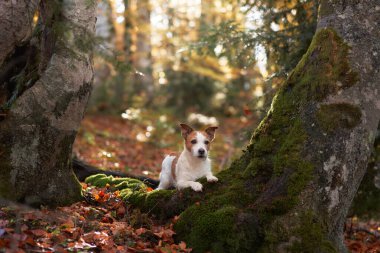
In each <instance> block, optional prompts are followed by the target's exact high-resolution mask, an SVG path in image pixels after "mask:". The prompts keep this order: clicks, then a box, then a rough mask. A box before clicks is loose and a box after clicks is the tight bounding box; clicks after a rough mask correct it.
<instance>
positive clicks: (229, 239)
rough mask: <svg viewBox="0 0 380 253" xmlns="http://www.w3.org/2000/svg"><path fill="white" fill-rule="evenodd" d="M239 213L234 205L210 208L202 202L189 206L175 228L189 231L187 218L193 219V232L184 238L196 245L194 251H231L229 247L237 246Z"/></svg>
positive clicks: (179, 230)
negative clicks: (236, 227)
mask: <svg viewBox="0 0 380 253" xmlns="http://www.w3.org/2000/svg"><path fill="white" fill-rule="evenodd" d="M237 213H238V209H237V208H236V207H234V206H224V207H222V208H220V209H218V208H214V209H210V207H209V206H208V205H203V204H202V203H201V204H199V205H194V206H192V207H190V208H188V210H187V211H186V213H184V214H183V215H182V216H181V218H180V219H179V221H178V222H177V223H176V225H175V230H176V231H178V232H179V233H181V234H182V231H189V230H188V225H189V224H188V223H187V222H186V220H189V219H190V220H193V224H191V225H192V226H191V233H188V236H187V237H185V238H184V239H185V241H186V242H188V243H190V244H191V245H194V250H195V251H194V252H206V251H209V250H211V251H212V252H231V251H230V250H229V249H231V248H237V245H235V244H236V243H237V242H236V241H235V240H234V239H233V238H234V237H235V235H236V230H235V231H234V229H233V228H234V224H235V223H236V216H237Z"/></svg>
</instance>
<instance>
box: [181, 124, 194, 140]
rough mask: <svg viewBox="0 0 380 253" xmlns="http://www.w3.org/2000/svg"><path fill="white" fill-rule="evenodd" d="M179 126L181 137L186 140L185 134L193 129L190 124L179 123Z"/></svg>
mask: <svg viewBox="0 0 380 253" xmlns="http://www.w3.org/2000/svg"><path fill="white" fill-rule="evenodd" d="M179 125H180V127H181V133H182V137H183V138H184V139H185V140H186V138H187V136H188V135H189V134H190V133H191V132H192V131H194V129H192V128H191V127H190V126H188V125H186V124H182V123H181V124H179Z"/></svg>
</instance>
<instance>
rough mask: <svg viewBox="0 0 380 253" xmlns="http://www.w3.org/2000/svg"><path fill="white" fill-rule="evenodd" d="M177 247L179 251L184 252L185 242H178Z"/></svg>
mask: <svg viewBox="0 0 380 253" xmlns="http://www.w3.org/2000/svg"><path fill="white" fill-rule="evenodd" d="M178 246H179V248H180V249H181V250H185V249H186V243H185V242H182V241H181V242H180V243H179V244H178Z"/></svg>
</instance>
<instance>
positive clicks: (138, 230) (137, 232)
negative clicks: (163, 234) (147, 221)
mask: <svg viewBox="0 0 380 253" xmlns="http://www.w3.org/2000/svg"><path fill="white" fill-rule="evenodd" d="M145 231H146V229H145V228H139V229H136V235H141V234H144V233H145Z"/></svg>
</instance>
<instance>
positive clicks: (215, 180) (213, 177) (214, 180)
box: [207, 176, 218, 183]
mask: <svg viewBox="0 0 380 253" xmlns="http://www.w3.org/2000/svg"><path fill="white" fill-rule="evenodd" d="M207 182H210V183H213V182H218V178H217V177H215V176H208V177H207Z"/></svg>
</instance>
